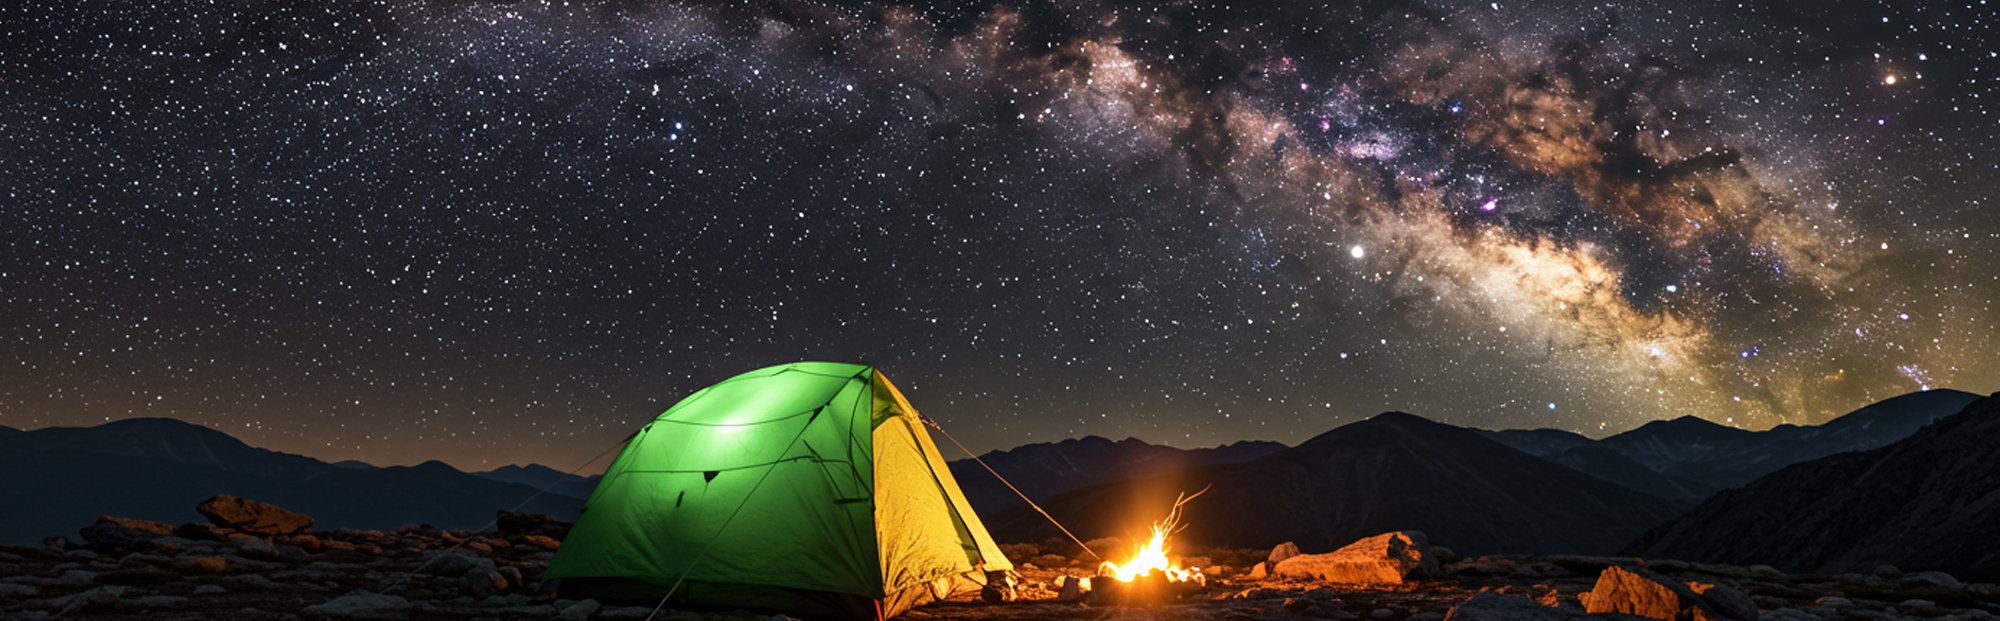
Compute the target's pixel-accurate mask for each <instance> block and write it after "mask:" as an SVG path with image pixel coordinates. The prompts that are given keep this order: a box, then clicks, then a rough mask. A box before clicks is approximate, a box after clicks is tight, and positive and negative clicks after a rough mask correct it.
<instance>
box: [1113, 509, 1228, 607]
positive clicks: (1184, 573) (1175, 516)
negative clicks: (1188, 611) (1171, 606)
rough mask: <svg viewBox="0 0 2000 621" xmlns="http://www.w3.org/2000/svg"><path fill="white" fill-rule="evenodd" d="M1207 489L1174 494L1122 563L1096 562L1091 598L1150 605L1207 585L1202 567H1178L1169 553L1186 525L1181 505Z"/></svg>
mask: <svg viewBox="0 0 2000 621" xmlns="http://www.w3.org/2000/svg"><path fill="white" fill-rule="evenodd" d="M1207 491H1208V489H1207V488H1203V489H1202V490H1201V491H1199V492H1195V493H1194V495H1192V496H1190V495H1186V494H1182V495H1180V496H1178V497H1176V498H1175V499H1174V506H1173V509H1171V510H1169V511H1168V512H1167V517H1166V518H1165V519H1162V520H1160V521H1158V522H1154V523H1153V529H1152V530H1153V536H1152V538H1151V539H1148V540H1146V543H1145V544H1144V545H1141V546H1138V548H1136V549H1135V550H1133V552H1132V556H1131V558H1130V559H1128V560H1126V561H1125V562H1123V563H1114V562H1111V561H1105V562H1104V564H1102V565H1099V566H1098V568H1097V578H1096V579H1094V580H1091V583H1092V584H1091V590H1090V593H1091V601H1092V602H1094V603H1100V604H1112V605H1124V606H1151V605H1156V604H1161V603H1165V602H1167V601H1170V600H1174V599H1179V598H1180V596H1181V595H1182V594H1185V593H1189V592H1193V591H1196V590H1199V589H1201V588H1202V587H1204V586H1207V585H1208V578H1207V577H1206V576H1203V575H1202V573H1201V570H1200V569H1188V568H1183V567H1181V565H1180V562H1179V559H1176V558H1174V557H1173V556H1171V555H1170V553H1171V552H1172V551H1173V549H1172V548H1171V547H1170V546H1169V542H1170V541H1171V540H1172V539H1173V536H1174V534H1175V533H1177V532H1180V530H1181V529H1183V528H1185V527H1183V526H1181V523H1180V520H1181V507H1182V506H1184V505H1186V504H1187V503H1188V501H1190V500H1194V499H1195V497H1197V496H1200V495H1202V494H1203V493H1206V492H1207Z"/></svg>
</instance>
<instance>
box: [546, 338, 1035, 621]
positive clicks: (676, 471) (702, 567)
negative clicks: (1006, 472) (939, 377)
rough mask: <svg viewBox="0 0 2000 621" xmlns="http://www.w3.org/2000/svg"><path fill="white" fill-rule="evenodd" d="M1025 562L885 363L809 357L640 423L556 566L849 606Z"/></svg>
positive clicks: (573, 586) (562, 574)
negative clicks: (964, 483)
mask: <svg viewBox="0 0 2000 621" xmlns="http://www.w3.org/2000/svg"><path fill="white" fill-rule="evenodd" d="M1011 568H1012V565H1011V564H1010V563H1008V561H1007V559H1006V557H1005V556H1004V555H1002V554H1001V553H1000V550H999V546H998V545H996V544H995V543H994V542H993V539H992V537H991V536H989V535H988V534H987V532H986V528H985V526H984V525H983V524H981V523H980V521H979V517H978V516H977V515H976V514H974V513H973V512H972V508H971V505H970V504H969V503H967V502H966V500H965V495H964V493H963V492H961V491H960V490H959V488H958V483H957V482H956V481H955V480H954V479H953V478H952V476H951V471H950V470H949V469H948V468H946V466H945V464H944V460H943V458H942V457H941V456H939V455H938V452H937V447H936V445H935V444H932V443H931V440H930V434H929V433H928V432H927V431H926V430H925V429H924V427H923V423H922V421H921V419H920V418H919V417H918V414H917V410H916V409H915V408H914V407H911V406H910V404H909V401H908V400H907V399H906V398H904V397H903V395H902V393H901V392H900V391H898V390H897V389H896V387H895V385H894V384H891V383H890V382H889V380H888V378H887V377H885V376H883V375H882V373H881V372H879V371H877V370H875V369H874V368H872V367H868V366H865V365H858V364H843V363H826V362H801V363H794V364H787V365H780V366H775V367H769V368H765V369H759V370H756V371H751V372H749V373H744V374H742V375H738V376H736V377H732V378H729V379H727V380H724V381H722V382H719V383H717V384H715V385H713V386H710V387H708V388H704V389H702V390H700V391H698V392H696V393H694V394H693V395H690V396H688V397H687V398H686V399H683V400H681V401H680V402H679V403H677V404H675V405H674V406H673V407H671V408H668V409H667V411H666V412H664V413H661V414H660V415H659V416H658V417H656V418H655V419H654V420H653V421H652V422H650V423H648V424H647V425H645V426H644V427H642V428H640V430H639V431H638V432H637V433H636V434H634V436H633V437H632V439H631V440H629V441H627V443H626V446H625V449H624V450H623V451H622V452H620V453H619V455H618V457H617V458H615V459H614V460H613V461H612V463H611V466H610V467H609V468H608V469H606V471H605V474H604V478H603V480H602V481H601V482H599V483H598V486H597V489H596V490H595V491H594V492H592V493H591V496H590V499H589V500H587V501H586V502H585V504H584V509H583V512H582V514H581V515H580V516H579V517H578V519H577V522H576V525H575V526H574V527H573V528H572V529H571V531H570V534H569V536H568V538H566V539H565V540H564V542H563V546H562V548H561V550H559V551H558V552H557V554H556V557H555V559H554V560H553V561H551V562H550V565H549V571H548V573H547V576H548V577H551V578H561V579H563V582H562V584H563V586H564V590H565V591H566V592H568V593H580V591H597V592H600V593H603V594H606V595H622V596H625V597H627V598H630V597H647V596H649V597H651V598H654V599H658V598H659V597H661V596H663V595H666V594H667V593H668V591H669V590H670V589H673V585H674V583H675V582H676V581H682V582H683V584H682V585H681V588H680V589H678V590H675V599H676V600H680V601H683V602H686V603H692V604H706V605H716V606H736V607H744V608H759V609H767V610H773V611H776V612H793V613H795V614H807V615H810V616H813V617H825V618H834V617H877V616H881V617H887V616H894V615H895V614H897V613H900V612H902V611H904V610H907V609H908V608H909V607H910V606H913V605H916V604H920V603H922V602H924V601H927V600H929V599H933V598H938V597H942V596H944V595H948V594H949V592H950V590H952V589H956V588H964V586H965V585H973V586H976V585H977V584H978V583H979V582H981V581H983V580H984V573H983V572H985V571H1000V570H1006V569H1011ZM940 585H942V586H940ZM940 588H943V589H945V590H944V592H943V593H939V592H938V591H939V590H940Z"/></svg>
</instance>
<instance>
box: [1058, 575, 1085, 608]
mask: <svg viewBox="0 0 2000 621" xmlns="http://www.w3.org/2000/svg"><path fill="white" fill-rule="evenodd" d="M1084 580H1085V579H1084V578H1078V577H1076V576H1063V577H1061V578H1057V579H1056V583H1057V584H1058V585H1059V586H1058V587H1057V588H1058V589H1059V590H1058V591H1057V592H1056V601H1058V602H1077V601H1083V593H1084V591H1086V590H1087V589H1085V588H1084V587H1083V582H1084Z"/></svg>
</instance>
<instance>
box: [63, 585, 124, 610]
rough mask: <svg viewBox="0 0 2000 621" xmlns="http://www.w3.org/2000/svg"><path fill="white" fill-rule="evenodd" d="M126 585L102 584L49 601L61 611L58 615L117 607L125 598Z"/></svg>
mask: <svg viewBox="0 0 2000 621" xmlns="http://www.w3.org/2000/svg"><path fill="white" fill-rule="evenodd" d="M124 595H125V587H122V586H101V587H97V588H93V589H90V590H88V591H84V592H81V593H72V594H69V595H64V596H62V597H58V598H56V599H55V600H53V601H51V602H49V604H50V607H52V608H55V609H56V610H58V611H59V612H57V613H56V616H58V617H69V616H72V614H73V613H77V612H83V611H90V610H103V609H106V608H112V607H116V606H117V605H118V602H120V601H122V600H123V599H124Z"/></svg>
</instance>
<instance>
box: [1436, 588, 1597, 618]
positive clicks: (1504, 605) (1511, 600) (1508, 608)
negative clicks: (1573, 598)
mask: <svg viewBox="0 0 2000 621" xmlns="http://www.w3.org/2000/svg"><path fill="white" fill-rule="evenodd" d="M1582 618H1583V615H1582V614H1580V613H1578V612H1576V609H1574V608H1557V607H1552V606H1544V605H1541V604H1538V603H1535V602H1532V601H1529V600H1527V599H1524V598H1519V597H1512V596H1508V595H1501V594H1499V593H1494V592H1492V591H1485V592H1481V593H1479V594H1477V595H1473V596H1472V598H1471V599H1467V600H1465V601H1464V602H1463V603H1460V604H1459V605H1457V606H1453V607H1451V611H1450V612H1446V613H1445V614H1444V621H1570V620H1573V619H1582Z"/></svg>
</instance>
